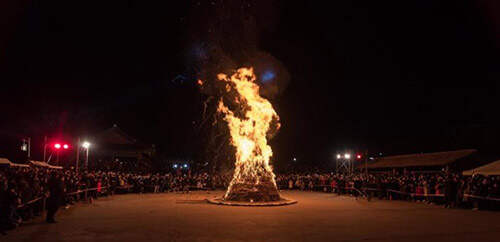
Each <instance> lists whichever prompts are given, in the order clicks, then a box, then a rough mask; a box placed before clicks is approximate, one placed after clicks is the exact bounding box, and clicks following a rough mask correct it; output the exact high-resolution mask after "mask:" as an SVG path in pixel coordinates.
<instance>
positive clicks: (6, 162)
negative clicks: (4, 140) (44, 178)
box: [0, 158, 29, 167]
mask: <svg viewBox="0 0 500 242" xmlns="http://www.w3.org/2000/svg"><path fill="white" fill-rule="evenodd" d="M0 165H8V166H14V167H29V165H26V164H18V163H14V162H12V161H10V160H9V159H6V158H0Z"/></svg>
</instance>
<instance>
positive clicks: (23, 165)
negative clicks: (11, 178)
mask: <svg viewBox="0 0 500 242" xmlns="http://www.w3.org/2000/svg"><path fill="white" fill-rule="evenodd" d="M10 166H14V167H30V166H29V165H27V164H18V163H11V164H10Z"/></svg>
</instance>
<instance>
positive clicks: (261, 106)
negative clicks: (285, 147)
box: [217, 68, 280, 202]
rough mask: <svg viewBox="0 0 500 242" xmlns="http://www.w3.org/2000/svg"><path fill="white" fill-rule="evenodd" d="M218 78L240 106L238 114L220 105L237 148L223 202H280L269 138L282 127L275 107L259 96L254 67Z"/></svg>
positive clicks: (221, 101) (222, 103)
mask: <svg viewBox="0 0 500 242" xmlns="http://www.w3.org/2000/svg"><path fill="white" fill-rule="evenodd" d="M217 78H218V79H219V81H223V82H226V91H227V92H230V91H231V89H234V90H235V91H236V92H235V93H236V97H235V100H234V103H236V104H237V106H238V107H237V110H238V111H235V110H231V109H230V108H229V107H228V106H227V105H225V104H224V101H223V100H222V99H221V100H220V102H219V106H218V111H219V112H220V113H223V114H224V120H225V121H226V122H227V125H228V127H229V131H230V134H231V144H232V145H233V146H234V147H235V148H236V163H235V170H234V175H233V179H232V180H231V183H230V185H229V187H228V189H227V192H226V195H225V197H224V199H225V200H232V201H242V202H269V201H277V200H279V199H280V194H279V193H278V189H277V187H276V182H275V180H274V173H273V169H272V167H271V165H270V164H269V162H270V158H271V156H272V155H273V151H272V149H271V146H269V144H268V143H267V136H268V132H269V131H270V129H271V128H272V129H278V128H279V125H280V124H279V116H278V114H276V111H275V110H274V108H273V106H272V104H271V103H270V102H269V101H268V100H267V99H265V98H263V97H261V96H260V94H259V85H258V84H257V83H256V82H255V81H256V76H255V74H254V71H253V68H240V69H238V70H237V71H236V72H235V73H234V74H232V75H231V76H230V77H228V76H227V75H226V74H219V75H218V76H217ZM271 125H273V127H271Z"/></svg>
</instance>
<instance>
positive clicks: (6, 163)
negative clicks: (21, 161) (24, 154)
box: [0, 158, 12, 166]
mask: <svg viewBox="0 0 500 242" xmlns="http://www.w3.org/2000/svg"><path fill="white" fill-rule="evenodd" d="M11 164H12V162H10V160H8V159H6V158H0V166H10V165H11Z"/></svg>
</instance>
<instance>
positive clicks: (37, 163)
mask: <svg viewBox="0 0 500 242" xmlns="http://www.w3.org/2000/svg"><path fill="white" fill-rule="evenodd" d="M30 163H31V164H32V165H34V166H41V167H45V168H48V167H49V166H50V165H49V164H47V163H46V162H43V161H36V160H32V161H30Z"/></svg>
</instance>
